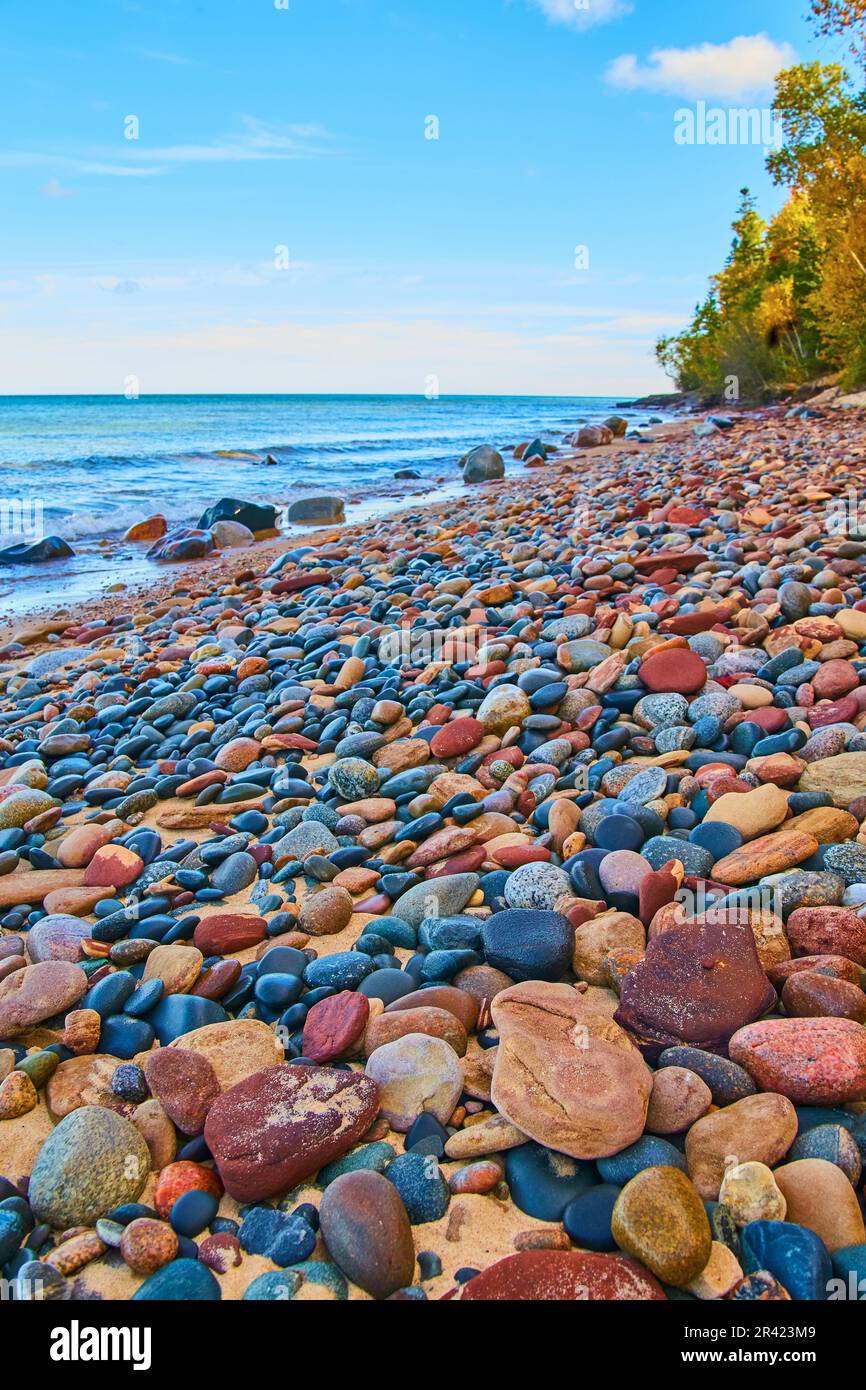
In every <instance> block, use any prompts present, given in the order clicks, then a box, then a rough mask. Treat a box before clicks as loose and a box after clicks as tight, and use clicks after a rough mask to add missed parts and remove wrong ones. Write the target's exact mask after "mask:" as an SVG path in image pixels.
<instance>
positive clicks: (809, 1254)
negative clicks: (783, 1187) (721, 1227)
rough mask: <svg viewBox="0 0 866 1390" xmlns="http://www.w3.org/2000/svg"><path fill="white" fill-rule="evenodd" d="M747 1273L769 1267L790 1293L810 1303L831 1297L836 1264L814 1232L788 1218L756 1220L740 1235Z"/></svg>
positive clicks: (792, 1296)
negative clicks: (830, 1288) (833, 1263)
mask: <svg viewBox="0 0 866 1390" xmlns="http://www.w3.org/2000/svg"><path fill="white" fill-rule="evenodd" d="M740 1241H741V1255H740V1263H741V1264H742V1266H743V1271H744V1273H746V1274H754V1273H757V1272H758V1270H767V1272H768V1273H770V1274H772V1275H773V1277H774V1278H775V1279H778V1281H779V1283H780V1284H781V1285H782V1287H783V1288H784V1289H786V1290H787V1292H788V1293H789V1294H790V1296H791V1298H793V1299H795V1300H797V1301H802V1300H805V1301H807V1302H818V1303H820V1302H823V1301H824V1300H825V1299H826V1298H827V1297H828V1287H829V1281H830V1280H831V1279H832V1277H833V1267H832V1265H831V1263H830V1255H829V1252H828V1250H827V1247H826V1245H825V1244H824V1242H823V1241H822V1240H821V1239H820V1237H819V1236H816V1235H815V1233H814V1232H813V1231H808V1230H806V1229H805V1227H803V1226H795V1225H793V1224H792V1223H791V1222H788V1221H753V1222H751V1223H750V1224H749V1225H748V1226H745V1227H744V1228H743V1231H742V1232H741V1236H740Z"/></svg>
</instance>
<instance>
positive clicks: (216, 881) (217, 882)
mask: <svg viewBox="0 0 866 1390" xmlns="http://www.w3.org/2000/svg"><path fill="white" fill-rule="evenodd" d="M258 871H259V870H258V865H257V863H256V861H255V859H254V858H253V856H252V855H251V854H247V853H246V852H245V851H243V850H241V851H239V853H237V854H230V855H229V857H228V859H224V860H223V861H222V863H221V864H218V865H217V867H216V868H215V869H214V871H213V873H212V874H211V877H210V881H211V886H212V887H213V888H216V889H218V890H219V892H220V893H223V894H225V896H226V897H227V898H230V897H233V896H234V894H235V893H242V892H243V890H244V889H245V888H249V886H250V884H251V883H255V881H256V877H257V875H258Z"/></svg>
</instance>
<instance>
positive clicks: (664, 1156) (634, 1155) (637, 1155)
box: [596, 1134, 688, 1187]
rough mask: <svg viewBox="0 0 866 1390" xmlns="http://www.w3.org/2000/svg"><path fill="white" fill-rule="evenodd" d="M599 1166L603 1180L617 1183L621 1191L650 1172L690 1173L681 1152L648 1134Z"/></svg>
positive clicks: (666, 1141)
mask: <svg viewBox="0 0 866 1390" xmlns="http://www.w3.org/2000/svg"><path fill="white" fill-rule="evenodd" d="M596 1162H597V1166H598V1171H599V1173H600V1175H601V1178H602V1180H603V1181H604V1182H608V1183H615V1184H616V1185H617V1186H618V1187H624V1186H625V1184H626V1183H627V1182H631V1180H632V1178H636V1177H637V1175H638V1173H643V1172H644V1171H645V1170H646V1169H648V1168H660V1167H667V1168H679V1169H680V1171H681V1172H683V1173H686V1172H688V1165H687V1164H686V1160H685V1157H684V1155H683V1154H681V1153H680V1151H679V1149H677V1148H675V1147H674V1145H673V1144H671V1143H669V1142H668V1140H667V1139H661V1138H659V1137H657V1136H656V1135H646V1134H645V1135H644V1136H643V1138H642V1139H638V1141H637V1143H636V1144H630V1145H629V1146H628V1148H627V1149H622V1150H621V1151H620V1152H619V1153H618V1154H614V1155H613V1156H612V1157H611V1158H599V1159H597V1160H596Z"/></svg>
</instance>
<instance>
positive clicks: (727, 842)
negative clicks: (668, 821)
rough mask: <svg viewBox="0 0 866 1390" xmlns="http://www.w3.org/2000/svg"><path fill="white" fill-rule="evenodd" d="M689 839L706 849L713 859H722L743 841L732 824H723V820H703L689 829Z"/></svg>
mask: <svg viewBox="0 0 866 1390" xmlns="http://www.w3.org/2000/svg"><path fill="white" fill-rule="evenodd" d="M689 840H690V841H691V843H692V844H693V845H700V847H701V848H702V849H705V850H707V851H708V852H709V853H710V854H711V855H712V856H713V860H717V859H724V858H725V857H726V856H727V855H729V854H733V852H734V850H736V849H739V848H740V846H741V845H742V843H743V837H742V835H741V834H740V832H739V830H736V829H735V828H734V826H732V825H725V823H724V821H703V822H702V823H701V824H700V825H696V826H695V828H694V830H692V831H691V833H690V835H689Z"/></svg>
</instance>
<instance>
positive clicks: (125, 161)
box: [0, 116, 331, 196]
mask: <svg viewBox="0 0 866 1390" xmlns="http://www.w3.org/2000/svg"><path fill="white" fill-rule="evenodd" d="M330 138H331V137H330V135H329V133H328V131H326V130H325V129H324V128H323V127H322V126H319V125H313V124H309V125H300V124H296V125H274V124H272V123H270V122H268V121H260V120H257V119H256V118H255V117H254V116H242V117H241V119H240V129H239V130H237V131H235V132H233V133H230V134H228V135H224V136H220V137H218V138H217V139H215V140H212V141H210V142H208V143H206V144H187V145H156V146H153V145H147V144H146V143H145V142H144V141H141V142H135V141H121V140H118V144H117V147H112V148H110V149H109V148H107V147H104V148H102V149H92V150H88V151H82V152H81V153H79V154H70V153H60V152H58V153H49V152H46V151H37V150H0V168H7V169H27V168H40V167H44V166H46V165H47V166H50V167H53V168H56V169H65V170H68V171H70V172H73V173H76V174H98V175H105V176H109V177H113V178H148V177H151V176H152V175H154V174H163V173H165V172H166V171H167V169H168V168H170V167H173V166H177V165H186V164H241V163H251V162H261V161H274V160H277V161H282V160H290V159H310V158H313V157H314V156H316V155H319V154H322V153H324V152H325V151H326V150H327V149H329V147H328V143H327V142H328V141H329V140H330ZM58 186H59V185H58ZM46 187H47V185H46ZM49 196H50V195H49Z"/></svg>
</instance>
